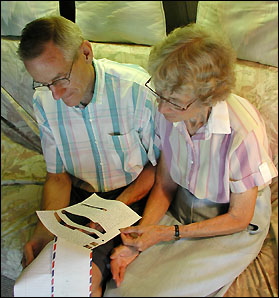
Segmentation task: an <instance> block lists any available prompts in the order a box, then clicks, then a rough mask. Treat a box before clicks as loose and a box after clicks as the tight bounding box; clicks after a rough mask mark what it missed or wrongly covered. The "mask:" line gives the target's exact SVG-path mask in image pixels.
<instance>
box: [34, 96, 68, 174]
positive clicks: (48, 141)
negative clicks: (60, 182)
mask: <svg viewBox="0 0 279 298" xmlns="http://www.w3.org/2000/svg"><path fill="white" fill-rule="evenodd" d="M33 109H34V113H35V115H36V119H37V122H38V126H39V131H40V139H41V146H42V150H43V155H44V159H45V162H46V167H47V171H48V172H49V173H63V172H65V168H64V165H63V161H62V159H61V156H60V154H59V151H58V149H57V146H56V143H55V139H54V136H53V133H52V131H51V128H50V126H49V123H48V120H47V117H46V114H45V112H44V110H43V108H42V106H41V105H40V102H39V101H38V99H36V98H34V100H33Z"/></svg>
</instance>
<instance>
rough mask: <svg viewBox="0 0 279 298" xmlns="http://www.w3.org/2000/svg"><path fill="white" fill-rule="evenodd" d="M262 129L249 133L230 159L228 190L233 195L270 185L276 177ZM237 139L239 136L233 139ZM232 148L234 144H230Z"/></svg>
mask: <svg viewBox="0 0 279 298" xmlns="http://www.w3.org/2000/svg"><path fill="white" fill-rule="evenodd" d="M265 134H266V133H265V131H264V129H261V128H260V126H259V127H258V128H257V129H254V130H252V131H250V132H249V133H248V134H247V135H246V136H245V137H244V138H243V139H242V141H241V142H239V145H238V146H236V149H235V150H233V152H232V154H231V158H230V190H231V191H232V192H235V193H241V192H245V191H247V190H248V189H250V188H253V187H255V186H258V187H259V188H260V189H261V188H263V187H264V186H266V185H268V184H270V183H271V180H272V178H273V177H276V176H277V175H278V173H277V169H276V167H275V166H274V164H273V162H272V159H271V156H270V154H269V152H270V150H269V147H268V144H266V143H265V142H264V140H265V139H266V135H265ZM235 139H236V140H237V139H239V135H238V136H237V137H235ZM232 147H234V143H233V144H232Z"/></svg>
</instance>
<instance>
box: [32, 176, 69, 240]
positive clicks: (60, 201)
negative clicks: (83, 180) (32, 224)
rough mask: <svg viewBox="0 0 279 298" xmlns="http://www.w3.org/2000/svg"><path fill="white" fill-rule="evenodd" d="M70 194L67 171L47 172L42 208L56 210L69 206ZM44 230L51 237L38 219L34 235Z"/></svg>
mask: <svg viewBox="0 0 279 298" xmlns="http://www.w3.org/2000/svg"><path fill="white" fill-rule="evenodd" d="M70 194H71V179H70V177H69V176H68V174H67V173H63V174H50V173H48V174H47V178H46V182H45V185H44V190H43V198H42V206H41V209H42V210H57V209H61V208H65V207H67V206H69V203H70ZM42 232H44V233H45V234H48V237H49V238H51V237H52V234H51V233H50V232H49V231H48V230H47V229H46V228H45V226H44V225H43V224H42V223H41V221H38V224H37V227H36V229H35V231H34V235H36V234H38V235H39V234H41V233H42Z"/></svg>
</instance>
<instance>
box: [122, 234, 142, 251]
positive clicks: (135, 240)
mask: <svg viewBox="0 0 279 298" xmlns="http://www.w3.org/2000/svg"><path fill="white" fill-rule="evenodd" d="M120 235H121V239H122V242H123V243H124V245H128V246H133V247H136V248H137V247H138V238H131V237H129V236H127V235H126V234H120Z"/></svg>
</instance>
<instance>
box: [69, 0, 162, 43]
mask: <svg viewBox="0 0 279 298" xmlns="http://www.w3.org/2000/svg"><path fill="white" fill-rule="evenodd" d="M75 4H76V23H77V24H78V26H79V27H80V29H81V30H82V32H83V34H84V37H85V38H86V39H88V40H90V41H97V42H116V43H117V42H118V43H136V44H144V45H153V44H155V43H156V42H158V41H160V40H161V39H162V38H164V37H165V36H166V23H165V14H164V9H163V5H162V1H75Z"/></svg>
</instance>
